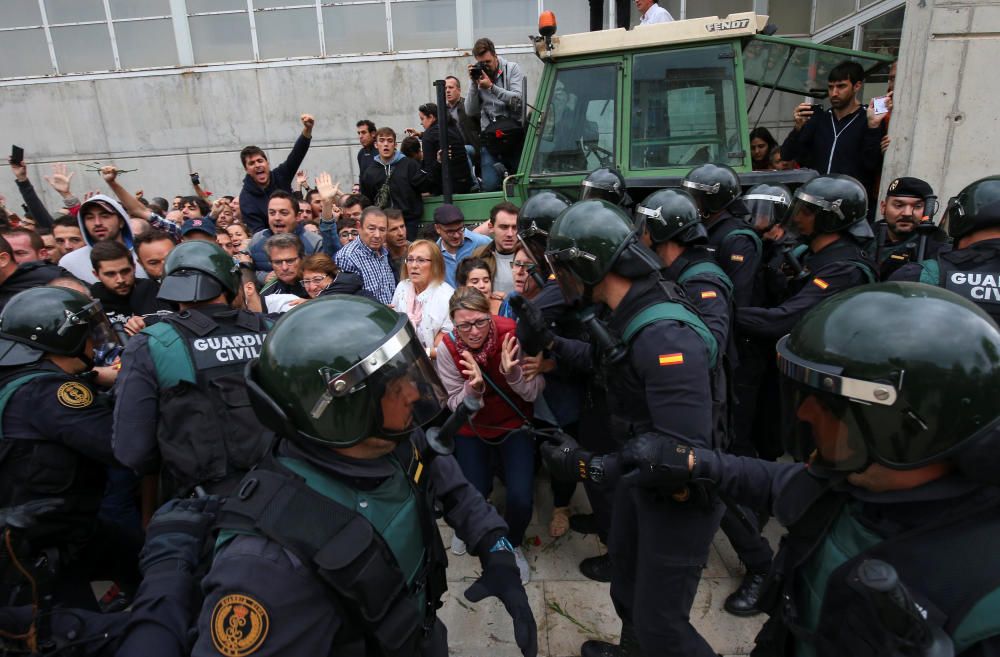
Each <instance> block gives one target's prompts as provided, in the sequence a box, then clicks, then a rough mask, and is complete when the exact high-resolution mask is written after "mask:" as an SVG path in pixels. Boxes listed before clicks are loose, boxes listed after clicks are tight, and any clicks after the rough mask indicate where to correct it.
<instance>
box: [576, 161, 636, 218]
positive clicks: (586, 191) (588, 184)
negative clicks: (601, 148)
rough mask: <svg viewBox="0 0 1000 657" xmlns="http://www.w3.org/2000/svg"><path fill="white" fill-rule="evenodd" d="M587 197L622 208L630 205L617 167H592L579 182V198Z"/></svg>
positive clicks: (623, 179)
mask: <svg viewBox="0 0 1000 657" xmlns="http://www.w3.org/2000/svg"><path fill="white" fill-rule="evenodd" d="M587 199H603V200H605V201H607V202H608V203H612V204H614V205H617V206H619V207H622V208H626V207H629V206H631V205H632V199H631V198H630V197H629V195H628V191H627V190H626V189H625V178H624V177H623V176H622V174H621V172H620V171H618V169H613V168H608V167H601V168H599V169H594V170H593V171H591V172H590V173H588V174H587V177H586V178H584V179H583V182H581V183H580V200H581V201H586V200H587Z"/></svg>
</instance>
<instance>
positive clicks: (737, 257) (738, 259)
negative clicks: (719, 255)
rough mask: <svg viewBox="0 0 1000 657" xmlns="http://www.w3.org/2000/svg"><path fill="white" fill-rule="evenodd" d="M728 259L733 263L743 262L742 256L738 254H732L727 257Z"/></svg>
mask: <svg viewBox="0 0 1000 657" xmlns="http://www.w3.org/2000/svg"><path fill="white" fill-rule="evenodd" d="M729 259H730V260H732V261H733V262H743V256H741V255H740V254H739V253H734V254H733V255H731V256H729Z"/></svg>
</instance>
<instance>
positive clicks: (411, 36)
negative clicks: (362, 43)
mask: <svg viewBox="0 0 1000 657" xmlns="http://www.w3.org/2000/svg"><path fill="white" fill-rule="evenodd" d="M392 45H393V47H394V48H395V49H396V50H419V49H423V48H455V47H457V46H458V30H457V27H456V24H455V0H432V1H431V2H394V3H393V4H392Z"/></svg>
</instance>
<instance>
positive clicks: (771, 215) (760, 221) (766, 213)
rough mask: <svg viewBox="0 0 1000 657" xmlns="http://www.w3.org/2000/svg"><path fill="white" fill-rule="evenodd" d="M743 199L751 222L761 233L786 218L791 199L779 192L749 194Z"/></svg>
mask: <svg viewBox="0 0 1000 657" xmlns="http://www.w3.org/2000/svg"><path fill="white" fill-rule="evenodd" d="M742 200H743V205H744V206H745V207H746V209H747V214H748V220H749V221H750V224H751V225H752V226H753V228H754V230H756V231H757V232H760V233H764V232H767V231H768V230H770V229H771V228H772V227H773V226H775V225H776V224H780V223H781V222H783V221H784V220H785V218H786V217H787V216H788V208H789V205H790V201H791V199H789V198H788V197H787V196H784V195H777V194H747V195H746V196H744V197H743V199H742Z"/></svg>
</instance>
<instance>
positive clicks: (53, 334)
mask: <svg viewBox="0 0 1000 657" xmlns="http://www.w3.org/2000/svg"><path fill="white" fill-rule="evenodd" d="M88 339H89V344H90V346H91V347H92V349H93V353H92V355H91V354H89V353H88V352H87V346H88ZM121 350H122V344H121V341H120V340H119V339H118V336H117V334H116V333H115V330H114V328H113V327H112V326H111V322H109V321H108V316H107V315H106V314H104V309H103V308H102V307H101V302H100V301H97V300H94V299H91V298H89V297H87V296H85V295H83V294H81V293H80V292H77V291H76V290H70V289H69V288H64V287H35V288H31V289H30V290H25V291H24V292H21V293H19V294H16V295H15V296H14V297H13V298H12V299H11V300H10V301H9V302H7V305H6V306H5V307H4V309H3V312H2V313H0V367H8V366H15V365H26V364H28V363H33V362H36V361H38V360H39V359H40V358H41V357H42V356H44V355H45V354H58V355H60V356H74V357H76V358H79V359H80V360H81V361H83V362H84V363H85V364H86V365H87V366H88V367H90V366H92V365H93V364H94V362H95V361H96V362H99V363H102V364H110V361H112V360H113V359H114V357H116V356H117V355H118V354H120V353H121Z"/></svg>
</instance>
